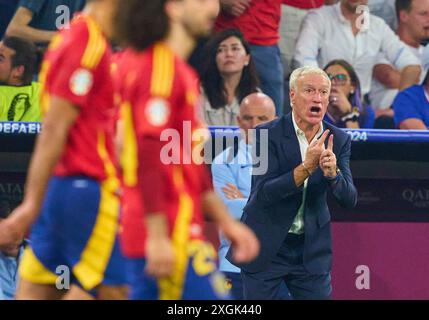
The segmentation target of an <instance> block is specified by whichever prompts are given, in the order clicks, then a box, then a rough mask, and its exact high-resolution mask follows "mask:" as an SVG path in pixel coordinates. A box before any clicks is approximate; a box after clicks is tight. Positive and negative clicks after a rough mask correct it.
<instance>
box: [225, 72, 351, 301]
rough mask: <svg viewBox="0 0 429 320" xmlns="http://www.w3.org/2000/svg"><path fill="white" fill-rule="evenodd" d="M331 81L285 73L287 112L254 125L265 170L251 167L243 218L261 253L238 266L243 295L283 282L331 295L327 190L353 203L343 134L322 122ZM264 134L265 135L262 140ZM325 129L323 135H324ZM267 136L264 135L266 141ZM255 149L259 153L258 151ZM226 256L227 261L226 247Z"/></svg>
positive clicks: (298, 290)
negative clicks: (258, 243)
mask: <svg viewBox="0 0 429 320" xmlns="http://www.w3.org/2000/svg"><path fill="white" fill-rule="evenodd" d="M330 89H331V83H330V80H329V78H328V76H327V75H326V73H324V71H323V70H321V69H319V68H316V67H302V68H299V69H296V70H295V71H294V72H293V73H292V75H291V77H290V100H291V106H292V112H291V113H289V114H288V115H285V116H283V117H281V118H280V119H278V120H274V121H272V122H269V123H267V124H264V125H261V126H258V127H257V130H258V132H257V135H256V144H255V146H254V147H256V148H257V150H261V151H262V152H264V149H265V150H267V151H266V153H267V154H266V155H265V156H266V157H267V161H268V166H267V169H266V170H265V172H260V171H261V170H257V168H255V167H254V169H253V178H252V189H251V193H250V197H249V201H248V203H247V205H246V206H245V208H244V211H243V216H242V221H243V222H244V223H245V224H247V225H248V226H249V227H250V228H251V229H252V230H253V231H254V232H255V233H256V235H257V236H258V239H259V241H260V244H261V250H260V255H259V256H258V257H257V258H256V259H255V260H253V261H252V262H251V263H248V264H236V265H237V266H238V267H240V268H241V271H242V278H243V287H244V298H245V299H274V298H276V297H277V293H278V291H279V290H280V287H281V284H282V282H284V283H285V284H286V286H287V288H288V290H289V292H290V294H291V296H292V297H293V298H294V299H330V297H331V292H332V287H331V277H330V271H331V265H332V244H331V227H330V212H329V209H328V206H327V200H326V195H327V192H328V190H330V192H332V194H333V196H334V198H335V199H336V201H338V203H339V204H340V205H342V206H343V207H347V208H351V207H354V206H355V205H356V202H357V191H356V188H355V186H354V185H353V180H352V175H351V171H350V167H349V161H350V149H351V142H350V137H349V136H348V135H347V134H346V133H345V132H343V131H341V130H340V129H338V128H336V127H334V126H332V125H329V124H328V123H326V122H324V121H323V117H324V115H325V113H326V109H327V106H328V98H329V93H330ZM263 135H268V146H266V145H265V146H264V143H261V142H262V141H264V139H262V137H263ZM328 135H329V138H327V137H328ZM265 141H266V140H265ZM261 156H264V155H263V154H262V155H261ZM227 259H228V260H229V261H231V262H232V263H234V261H233V260H232V255H231V250H230V251H229V252H228V254H227Z"/></svg>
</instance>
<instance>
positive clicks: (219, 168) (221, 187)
mask: <svg viewBox="0 0 429 320" xmlns="http://www.w3.org/2000/svg"><path fill="white" fill-rule="evenodd" d="M275 117H276V108H275V105H274V102H273V100H271V98H270V97H269V96H267V95H265V94H263V93H260V92H257V93H252V94H250V95H248V96H247V97H246V98H244V99H243V101H242V102H241V104H240V112H239V115H238V116H237V123H238V125H239V127H240V129H241V130H240V133H241V136H240V138H241V139H240V141H239V142H238V145H237V146H233V147H230V148H227V149H225V150H224V151H223V152H222V153H220V154H219V155H218V156H217V157H216V158H215V159H214V160H213V164H212V166H211V170H212V177H213V186H214V188H215V190H216V192H217V193H218V194H219V195H220V197H221V199H222V201H223V202H224V203H225V205H226V206H227V208H228V211H229V212H230V213H231V215H232V216H233V217H234V218H235V219H237V220H240V218H241V215H242V213H243V208H244V206H245V205H246V203H247V199H248V197H249V194H250V186H251V177H252V139H251V138H252V132H251V130H252V129H254V128H255V127H256V126H257V125H259V124H262V123H265V122H268V121H272V120H274V119H275ZM230 246H231V243H230V242H229V241H228V240H227V239H226V238H225V236H224V235H223V234H222V233H221V234H220V246H219V270H220V271H222V272H223V273H224V274H225V276H226V281H227V284H228V286H230V287H231V293H232V296H233V297H234V298H235V299H237V300H242V299H243V286H242V281H241V275H240V269H239V268H237V267H236V266H234V265H233V264H231V263H230V262H229V261H228V260H226V259H225V255H226V253H227V251H228V250H229V248H230Z"/></svg>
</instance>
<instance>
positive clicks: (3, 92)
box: [0, 37, 40, 122]
mask: <svg viewBox="0 0 429 320" xmlns="http://www.w3.org/2000/svg"><path fill="white" fill-rule="evenodd" d="M36 64H37V49H36V47H35V45H34V44H33V43H31V42H30V41H27V40H24V39H20V38H16V37H5V38H4V39H3V41H1V42H0V121H26V122H38V121H40V107H39V91H40V86H39V84H38V83H37V82H32V79H33V74H34V73H35V69H36Z"/></svg>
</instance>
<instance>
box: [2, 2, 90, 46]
mask: <svg viewBox="0 0 429 320" xmlns="http://www.w3.org/2000/svg"><path fill="white" fill-rule="evenodd" d="M84 5H85V0H20V2H19V5H18V10H17V11H16V13H15V16H14V17H13V19H12V21H11V22H10V24H9V26H8V28H7V30H6V35H8V36H15V37H20V38H24V39H27V40H30V41H33V42H34V43H37V44H40V45H41V46H46V44H47V43H48V42H49V41H50V40H51V39H52V37H53V35H54V33H55V31H57V30H58V29H61V28H63V27H64V26H66V25H67V24H68V23H69V21H71V19H72V18H73V14H74V13H76V12H78V11H80V10H82V9H83V7H84Z"/></svg>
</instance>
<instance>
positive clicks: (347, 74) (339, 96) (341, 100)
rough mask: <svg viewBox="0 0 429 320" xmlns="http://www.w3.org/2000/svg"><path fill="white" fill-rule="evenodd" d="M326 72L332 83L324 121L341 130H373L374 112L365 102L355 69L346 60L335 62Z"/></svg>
mask: <svg viewBox="0 0 429 320" xmlns="http://www.w3.org/2000/svg"><path fill="white" fill-rule="evenodd" d="M324 70H325V72H326V73H327V74H328V77H329V79H331V83H332V86H331V94H330V96H329V105H328V110H327V112H326V115H325V118H324V120H325V121H327V122H329V123H331V124H333V125H335V126H337V127H339V128H354V129H359V128H373V127H374V119H375V115H374V110H373V109H372V107H371V106H369V105H367V104H366V103H365V101H364V100H363V97H362V94H361V89H360V83H359V78H358V76H357V74H356V72H355V70H354V69H353V67H352V66H351V65H350V64H349V63H348V62H347V61H345V60H333V61H331V62H329V63H328V64H327V65H326V66H325V68H324Z"/></svg>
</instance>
